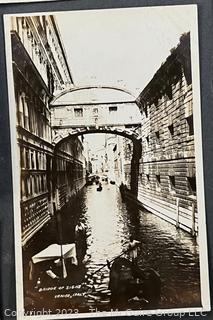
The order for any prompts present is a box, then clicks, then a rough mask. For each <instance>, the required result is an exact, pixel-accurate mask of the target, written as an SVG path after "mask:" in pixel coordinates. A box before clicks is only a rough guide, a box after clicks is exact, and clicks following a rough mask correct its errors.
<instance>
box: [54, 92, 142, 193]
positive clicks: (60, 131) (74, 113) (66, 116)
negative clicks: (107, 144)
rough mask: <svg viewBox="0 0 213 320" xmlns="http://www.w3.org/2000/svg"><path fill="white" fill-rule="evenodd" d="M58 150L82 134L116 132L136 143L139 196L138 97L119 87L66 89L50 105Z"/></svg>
mask: <svg viewBox="0 0 213 320" xmlns="http://www.w3.org/2000/svg"><path fill="white" fill-rule="evenodd" d="M50 107H51V126H52V128H53V130H54V132H55V136H54V137H53V144H54V146H55V152H57V150H59V149H60V146H61V145H62V144H63V143H64V142H66V141H69V139H74V138H76V137H78V136H80V135H85V134H91V133H106V134H107V133H108V134H116V135H120V136H123V137H125V138H128V139H130V140H131V141H132V142H133V152H132V160H131V183H130V186H131V191H132V193H133V194H134V195H135V196H136V197H137V193H138V174H139V160H140V158H141V134H140V127H141V113H140V110H139V107H138V104H137V102H136V97H135V96H134V95H133V94H132V93H131V92H130V91H128V90H126V89H125V88H119V87H115V86H80V87H73V88H69V89H67V90H64V91H63V92H61V93H60V94H59V95H57V96H56V97H55V98H53V100H52V101H51V104H50Z"/></svg>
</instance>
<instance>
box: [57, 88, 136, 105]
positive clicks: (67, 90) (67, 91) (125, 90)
mask: <svg viewBox="0 0 213 320" xmlns="http://www.w3.org/2000/svg"><path fill="white" fill-rule="evenodd" d="M86 89H112V90H117V91H121V92H125V93H127V94H129V95H130V96H132V97H133V98H134V99H135V100H136V98H137V97H136V96H134V95H133V94H132V93H131V92H130V91H128V90H127V89H124V88H120V87H116V86H104V85H103V86H101V85H100V86H90V85H87V86H79V87H71V88H69V89H66V90H64V91H62V92H61V93H59V94H58V95H57V96H56V97H54V98H53V100H52V101H51V105H53V104H54V103H55V101H56V100H58V99H59V98H60V97H62V96H63V95H65V94H66V93H69V92H75V91H80V90H86Z"/></svg>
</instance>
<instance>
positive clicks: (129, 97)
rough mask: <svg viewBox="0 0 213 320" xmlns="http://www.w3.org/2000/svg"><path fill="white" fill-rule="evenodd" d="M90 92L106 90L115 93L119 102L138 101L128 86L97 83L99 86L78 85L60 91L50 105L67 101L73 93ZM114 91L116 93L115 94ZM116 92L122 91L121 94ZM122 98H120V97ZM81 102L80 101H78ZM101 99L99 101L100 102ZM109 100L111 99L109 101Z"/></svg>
mask: <svg viewBox="0 0 213 320" xmlns="http://www.w3.org/2000/svg"><path fill="white" fill-rule="evenodd" d="M86 91H87V92H90V93H92V91H96V92H98V91H99V92H100V93H103V92H104V91H105V93H108V94H111V95H115V99H116V100H117V102H118V101H119V100H120V99H121V100H122V101H123V102H125V101H131V102H135V101H136V97H135V96H134V95H133V93H132V92H130V91H129V90H127V89H126V88H121V87H117V86H107V85H101V86H100V85H99V86H98V85H97V86H90V85H87V86H78V87H72V88H69V89H66V90H64V91H62V92H60V93H59V94H58V95H57V96H55V97H54V98H53V99H52V101H51V103H50V105H51V106H56V105H61V104H63V103H66V102H67V100H68V99H67V98H69V96H71V95H72V94H76V93H77V94H78V93H80V94H82V93H83V92H86ZM113 93H114V94H113ZM115 93H120V96H119V95H118V94H117V95H116V94H115ZM118 98H120V99H118ZM92 100H93V99H91V101H90V102H91V103H92V102H94V101H92ZM78 102H79V101H78ZM84 102H85V101H84ZM100 102H101V101H99V103H100ZM108 102H109V101H108Z"/></svg>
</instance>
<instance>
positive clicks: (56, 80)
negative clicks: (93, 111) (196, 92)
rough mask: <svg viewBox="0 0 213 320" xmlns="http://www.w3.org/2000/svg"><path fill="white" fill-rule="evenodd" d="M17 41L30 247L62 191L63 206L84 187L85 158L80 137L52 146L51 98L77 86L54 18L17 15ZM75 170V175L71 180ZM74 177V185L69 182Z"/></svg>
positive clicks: (23, 198) (23, 197) (25, 226)
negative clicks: (58, 146) (69, 185)
mask: <svg viewBox="0 0 213 320" xmlns="http://www.w3.org/2000/svg"><path fill="white" fill-rule="evenodd" d="M11 44H12V62H13V77H14V87H15V104H16V114H17V143H18V149H19V156H20V173H21V174H20V186H21V194H20V206H21V221H22V245H23V246H25V245H26V244H27V243H28V241H29V240H30V239H31V238H32V237H33V236H34V235H35V234H36V233H37V232H38V231H39V230H40V229H41V228H42V227H43V226H44V225H45V224H46V223H47V221H49V220H50V219H51V217H52V215H53V205H52V204H53V201H55V199H56V195H58V198H57V209H60V208H61V207H62V206H63V205H64V203H65V202H66V201H68V200H69V198H70V197H71V195H72V194H73V193H76V192H77V191H78V190H79V189H80V188H81V187H82V185H83V183H84V159H83V158H82V143H81V141H80V140H79V139H75V140H74V141H71V142H69V143H66V144H63V145H61V146H60V148H58V149H57V150H55V148H54V145H53V144H52V137H53V131H52V129H51V112H50V108H49V104H50V101H51V99H52V98H53V96H54V95H56V94H57V92H58V91H60V90H63V89H65V88H67V87H70V86H72V85H73V80H72V75H71V72H70V69H69V66H68V64H67V59H66V54H65V51H64V48H63V44H62V42H61V38H60V35H59V31H58V27H57V24H56V21H55V19H54V17H53V16H28V17H12V18H11ZM74 168H75V169H76V168H77V170H76V171H75V172H76V175H75V179H71V178H70V176H69V175H70V174H71V173H72V171H73V170H74ZM53 174H54V177H53ZM52 178H54V179H52ZM69 180H70V181H71V180H72V187H68V186H67V184H68V181H69ZM71 189H72V190H71ZM65 192H67V195H68V196H65Z"/></svg>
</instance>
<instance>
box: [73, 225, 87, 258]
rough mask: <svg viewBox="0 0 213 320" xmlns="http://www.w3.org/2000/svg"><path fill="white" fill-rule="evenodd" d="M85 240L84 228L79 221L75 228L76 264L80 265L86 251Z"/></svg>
mask: <svg viewBox="0 0 213 320" xmlns="http://www.w3.org/2000/svg"><path fill="white" fill-rule="evenodd" d="M86 238H87V235H86V226H85V225H84V223H83V222H82V221H81V220H79V221H78V223H77V225H76V226H75V244H76V256H77V260H78V264H79V263H81V261H82V260H83V257H84V255H85V253H86V249H87V241H86Z"/></svg>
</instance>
